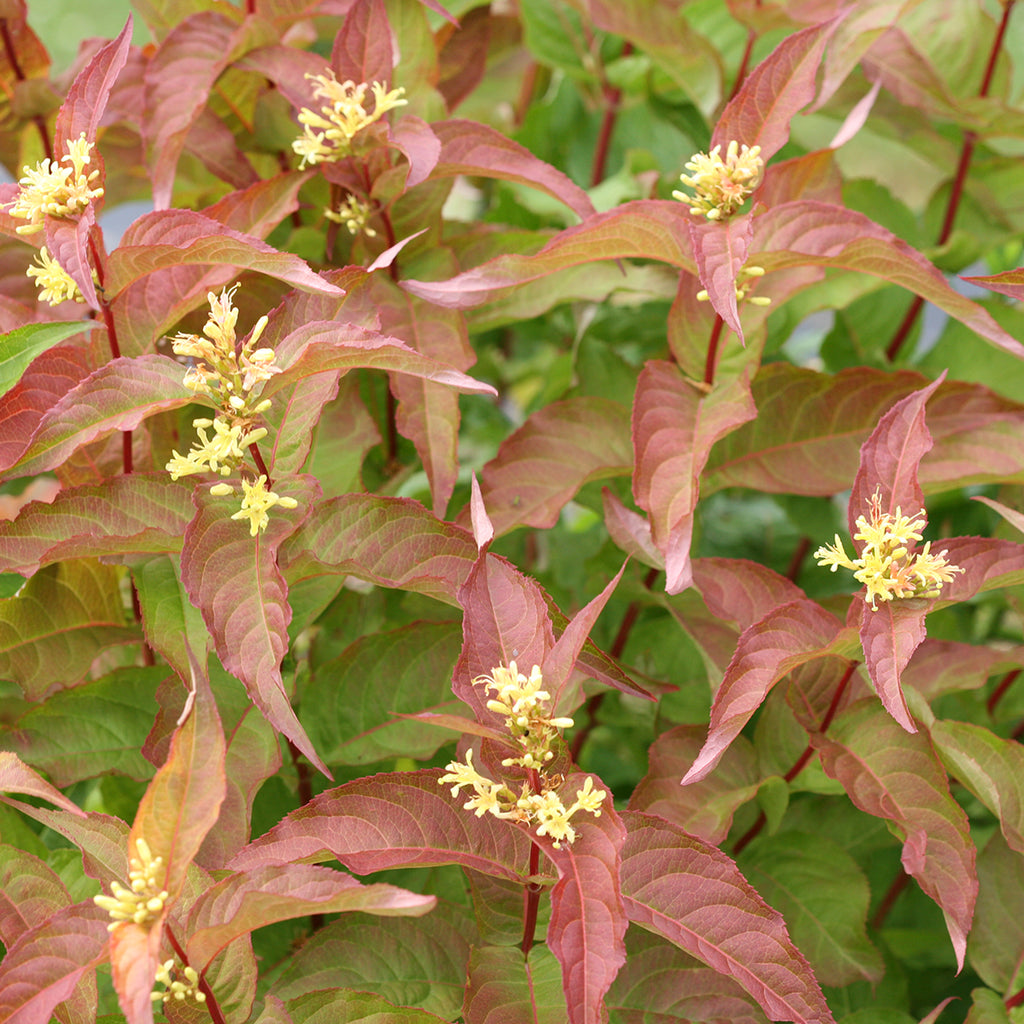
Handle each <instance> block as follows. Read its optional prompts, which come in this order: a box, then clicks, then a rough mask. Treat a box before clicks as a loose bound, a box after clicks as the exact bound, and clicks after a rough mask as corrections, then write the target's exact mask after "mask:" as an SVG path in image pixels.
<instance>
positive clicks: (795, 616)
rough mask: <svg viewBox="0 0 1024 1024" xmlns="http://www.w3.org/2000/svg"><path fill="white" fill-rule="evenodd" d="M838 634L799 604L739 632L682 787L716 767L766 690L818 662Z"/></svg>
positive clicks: (834, 625)
mask: <svg viewBox="0 0 1024 1024" xmlns="http://www.w3.org/2000/svg"><path fill="white" fill-rule="evenodd" d="M840 628H841V627H840V623H839V620H838V619H837V618H836V617H835V616H834V615H831V614H830V613H829V612H827V611H825V609H824V608H822V607H821V605H819V604H817V603H816V602H814V601H809V600H807V599H806V598H802V599H800V600H797V601H791V602H789V604H784V605H779V606H778V607H776V608H774V609H773V610H772V611H770V612H769V613H768V614H767V615H766V616H765V617H764V618H763V619H761V620H760V621H759V622H755V623H754V624H753V625H752V626H750V627H749V628H747V629H745V630H744V631H743V633H742V634H741V636H740V639H739V643H738V644H737V646H736V653H735V654H734V655H733V657H732V661H730V662H729V667H728V668H727V669H726V672H725V678H724V679H723V680H722V685H721V686H720V687H719V688H718V692H717V693H716V694H715V702H714V704H713V706H712V708H711V723H710V726H709V728H708V738H707V740H706V741H705V743H704V746H703V748H702V749H701V752H700V754H699V756H698V757H697V760H696V761H694V763H693V766H692V767H691V768H690V770H689V771H688V772H687V773H686V775H685V777H684V778H683V783H684V785H685V784H687V783H690V782H699V781H700V780H701V779H703V778H704V777H705V776H706V775H707V774H708V772H710V771H711V770H712V769H713V768H714V767H715V765H716V764H717V763H718V759H719V758H720V757H721V756H722V754H723V753H724V751H725V749H726V748H727V747H728V746H729V744H730V743H731V742H732V740H733V739H734V738H735V737H736V736H737V735H738V734H739V732H740V730H741V729H742V728H743V726H745V725H746V724H747V722H748V721H750V718H751V716H752V715H753V714H754V712H755V711H756V710H757V709H758V708H759V707H760V706H761V703H762V701H764V699H765V697H767V696H768V693H769V691H770V690H771V688H772V687H773V686H774V685H775V684H776V683H777V682H778V681H779V680H780V679H782V678H783V677H784V676H786V675H787V674H788V673H789V672H791V671H792V670H793V669H794V668H796V667H797V666H798V665H802V664H804V663H805V662H808V661H812V660H814V659H815V658H819V657H821V656H822V654H823V653H824V650H825V649H826V648H828V646H829V645H830V644H831V643H832V641H833V640H834V639H835V638H836V636H837V634H838V633H839V630H840Z"/></svg>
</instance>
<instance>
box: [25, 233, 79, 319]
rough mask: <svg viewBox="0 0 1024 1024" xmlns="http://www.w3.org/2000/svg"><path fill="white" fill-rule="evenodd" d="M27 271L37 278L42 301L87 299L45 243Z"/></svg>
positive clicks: (77, 300) (54, 301)
mask: <svg viewBox="0 0 1024 1024" xmlns="http://www.w3.org/2000/svg"><path fill="white" fill-rule="evenodd" d="M25 273H26V274H27V275H28V276H29V277H30V278H35V282H36V287H37V288H38V289H39V301H40V302H48V303H49V304H50V305H51V306H56V305H57V304H58V303H60V302H67V301H68V300H69V299H72V300H74V301H75V302H84V301H85V300H84V299H83V298H82V293H81V292H80V291H79V289H78V285H77V284H76V283H75V279H74V278H73V277H72V276H71V275H70V274H69V273H68V272H67V271H66V270H65V269H64V268H63V267H62V266H61V265H60V264H59V263H58V262H57V261H56V260H55V259H53V258H52V257H51V256H50V252H49V250H48V249H47V248H46V246H45V245H44V246H43V247H42V248H41V249H40V250H39V253H38V255H37V256H36V259H35V262H34V263H33V264H32V265H31V266H30V267H29V268H28V270H26V271H25ZM95 276H96V271H93V277H94V278H95Z"/></svg>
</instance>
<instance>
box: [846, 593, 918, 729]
mask: <svg viewBox="0 0 1024 1024" xmlns="http://www.w3.org/2000/svg"><path fill="white" fill-rule="evenodd" d="M930 603H931V602H929V601H925V600H898V601H883V602H882V603H881V605H880V606H879V608H878V609H877V610H872V608H871V606H870V605H869V604H868V603H867V602H866V601H861V602H859V607H858V608H856V609H854V610H853V611H852V612H851V614H853V615H859V616H860V642H861V646H862V647H863V648H864V661H865V663H866V664H867V667H868V672H869V673H870V674H871V682H872V683H874V685H875V691H876V692H877V694H878V697H879V700H881V702H882V706H883V707H884V708H885V710H886V711H888V712H889V714H890V715H892V717H893V718H895V719H896V721H897V722H899V723H900V725H902V726H903V728H904V729H906V730H907V732H917V726H916V725H915V724H914V720H913V718H911V717H910V709H909V708H908V707H907V702H906V699H905V698H904V696H903V689H902V687H901V685H900V676H901V675H902V673H903V670H904V669H905V668H906V667H907V663H908V662H909V661H910V659H911V657H913V654H914V651H916V650H917V648H918V647H919V646H920V645H921V642H922V641H923V640H924V638H925V632H926V630H925V616H926V615H927V614H928V606H929V605H930ZM922 605H924V607H923V608H922V607H921V606H922Z"/></svg>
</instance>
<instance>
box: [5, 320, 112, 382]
mask: <svg viewBox="0 0 1024 1024" xmlns="http://www.w3.org/2000/svg"><path fill="white" fill-rule="evenodd" d="M94 327H99V324H98V323H96V322H95V321H90V320H75V321H72V322H70V323H42V324H25V325H24V326H23V327H18V328H16V329H15V330H13V331H9V332H8V333H7V334H4V335H0V395H6V394H7V392H8V391H10V390H11V388H13V387H14V385H15V384H17V383H18V381H19V380H20V379H21V375H22V374H23V373H24V372H25V370H26V369H28V366H29V364H30V363H31V362H32V360H33V359H35V357H36V356H38V355H39V354H40V353H42V352H46V351H47V350H48V349H51V348H53V347H54V346H55V345H59V344H60V343H61V342H62V341H66V340H67V339H68V338H71V337H74V336H75V335H76V334H81V333H82V332H83V331H88V330H91V329H92V328H94Z"/></svg>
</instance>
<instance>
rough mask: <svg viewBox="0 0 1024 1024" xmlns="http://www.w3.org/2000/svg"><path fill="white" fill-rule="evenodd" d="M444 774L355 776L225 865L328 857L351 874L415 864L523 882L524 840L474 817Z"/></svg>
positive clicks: (245, 866) (526, 863)
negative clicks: (460, 867) (461, 867)
mask: <svg viewBox="0 0 1024 1024" xmlns="http://www.w3.org/2000/svg"><path fill="white" fill-rule="evenodd" d="M443 774H444V772H443V771H442V770H441V769H439V768H428V769H424V770H423V771H420V772H392V773H390V774H389V775H386V776H376V777H374V778H369V779H357V780H356V781H355V782H349V783H347V784H346V785H344V786H338V787H337V788H335V789H331V790H327V791H326V792H324V793H321V794H320V795H319V796H316V797H314V798H313V799H312V800H311V801H310V802H309V803H307V804H306V805H305V807H303V808H300V810H299V811H293V812H292V813H291V814H289V815H287V816H286V817H285V818H284V820H283V821H281V822H280V823H279V824H277V825H275V826H274V827H273V828H272V829H271V830H270V831H269V832H267V833H266V834H265V835H263V836H260V837H259V838H258V839H255V840H253V842H251V843H250V844H249V845H248V846H247V847H246V848H245V849H244V850H242V851H241V852H240V853H239V854H238V856H237V857H235V858H234V860H233V861H232V862H231V865H230V867H232V868H233V869H234V870H243V871H244V870H252V869H253V868H256V867H258V866H260V865H263V864H278V865H280V864H292V863H301V862H305V863H309V862H315V861H324V860H330V859H331V858H332V857H336V858H337V859H338V860H339V861H341V863H342V864H344V865H345V867H347V868H348V869H349V870H350V871H354V872H355V873H356V874H358V875H362V874H368V873H369V872H371V871H381V870H384V869H386V868H394V867H404V866H407V865H413V864H420V865H429V864H462V865H464V866H466V867H470V868H474V869H475V870H477V871H482V872H483V873H484V874H487V875H494V876H496V877H498V878H508V879H511V880H513V881H517V882H523V881H525V878H526V874H527V872H528V871H529V864H530V845H531V841H530V838H529V836H527V835H526V833H525V832H521V831H519V830H518V829H516V828H513V827H510V826H509V824H508V823H507V822H505V821H500V820H498V819H497V818H493V817H491V816H490V815H488V816H487V817H483V818H478V817H476V816H475V815H474V814H472V813H470V812H467V811H464V810H463V809H462V804H463V803H464V801H463V800H462V799H461V798H460V797H452V795H451V793H450V791H449V789H448V788H447V784H446V785H445V786H441V785H438V779H439V778H440V776H441V775H443Z"/></svg>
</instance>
